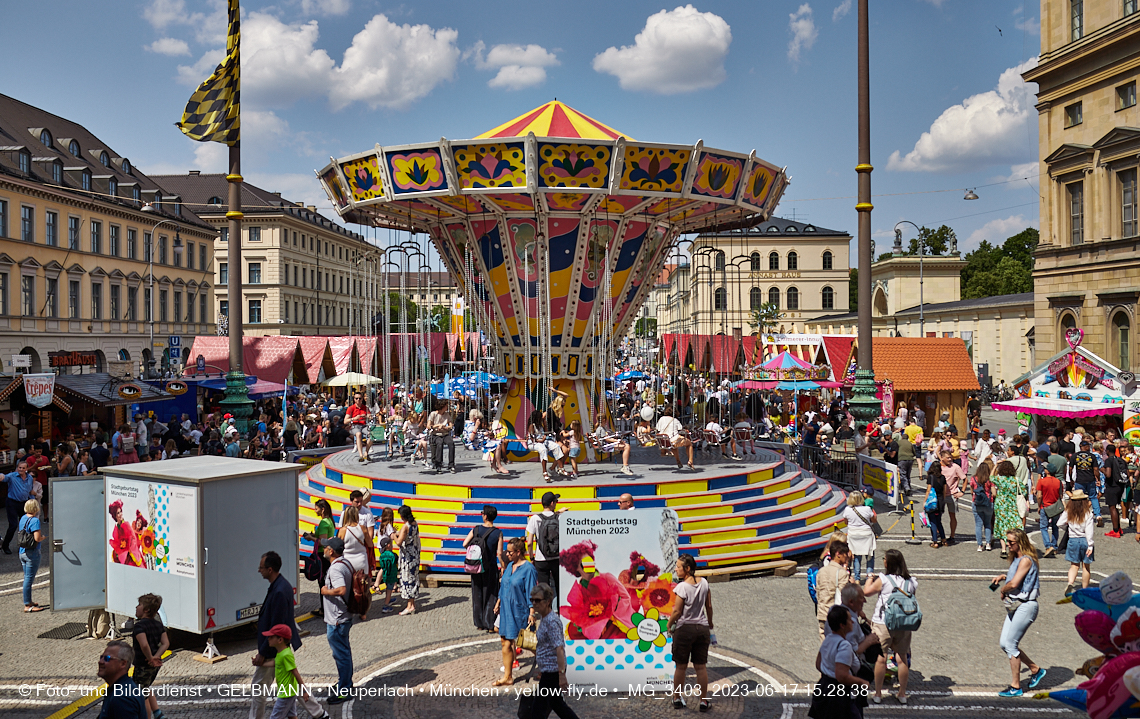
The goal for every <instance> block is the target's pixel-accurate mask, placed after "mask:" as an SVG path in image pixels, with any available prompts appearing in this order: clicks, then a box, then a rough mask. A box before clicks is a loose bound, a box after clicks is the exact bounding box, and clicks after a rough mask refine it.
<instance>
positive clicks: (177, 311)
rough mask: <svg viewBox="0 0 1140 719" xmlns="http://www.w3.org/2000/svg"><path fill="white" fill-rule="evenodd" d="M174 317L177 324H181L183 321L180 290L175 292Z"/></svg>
mask: <svg viewBox="0 0 1140 719" xmlns="http://www.w3.org/2000/svg"><path fill="white" fill-rule="evenodd" d="M173 317H174V321H175V322H181V321H182V292H181V291H180V290H174V315H173Z"/></svg>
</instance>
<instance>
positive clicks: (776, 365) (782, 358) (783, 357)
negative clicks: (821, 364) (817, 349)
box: [760, 350, 811, 369]
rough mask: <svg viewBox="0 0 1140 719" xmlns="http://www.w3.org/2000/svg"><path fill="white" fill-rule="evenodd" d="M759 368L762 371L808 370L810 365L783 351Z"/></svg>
mask: <svg viewBox="0 0 1140 719" xmlns="http://www.w3.org/2000/svg"><path fill="white" fill-rule="evenodd" d="M760 366H761V367H763V368H764V369H808V368H810V367H811V365H810V364H808V363H807V362H804V361H803V360H802V359H800V358H799V357H796V356H795V355H794V354H792V353H791V352H788V351H787V350H784V351H783V352H781V353H780V354H778V355H776V356H775V357H773V358H772V359H770V360H768V361H767V362H765V363H764V364H762V365H760Z"/></svg>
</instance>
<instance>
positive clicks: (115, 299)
mask: <svg viewBox="0 0 1140 719" xmlns="http://www.w3.org/2000/svg"><path fill="white" fill-rule="evenodd" d="M121 293H122V286H120V285H111V320H112V321H115V322H117V321H118V320H119V295H120V294H121Z"/></svg>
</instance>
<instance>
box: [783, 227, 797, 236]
mask: <svg viewBox="0 0 1140 719" xmlns="http://www.w3.org/2000/svg"><path fill="white" fill-rule="evenodd" d="M784 232H785V233H787V234H789V235H793V234H795V233H796V228H795V227H792V226H791V225H788V227H787V228H786V229H785V230H784Z"/></svg>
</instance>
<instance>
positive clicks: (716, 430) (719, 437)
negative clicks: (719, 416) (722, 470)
mask: <svg viewBox="0 0 1140 719" xmlns="http://www.w3.org/2000/svg"><path fill="white" fill-rule="evenodd" d="M705 431H706V432H712V433H713V434H714V435H715V439H716V443H717V444H719V445H720V453H721V454H722V455H724V458H725V459H728V451H727V450H726V449H725V447H724V446H725V444H729V445H731V446H732V458H733V459H737V460H739V459H743V458H742V457H741V456H740V453H739V452H737V451H736V438H735V437H733V436H732V435H729V436H728V442H727V443H726V442H725V441H724V427H721V426H720V425H719V424H717V421H716V420H715V419H710V420H709V423H708V424H706V425H705Z"/></svg>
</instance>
